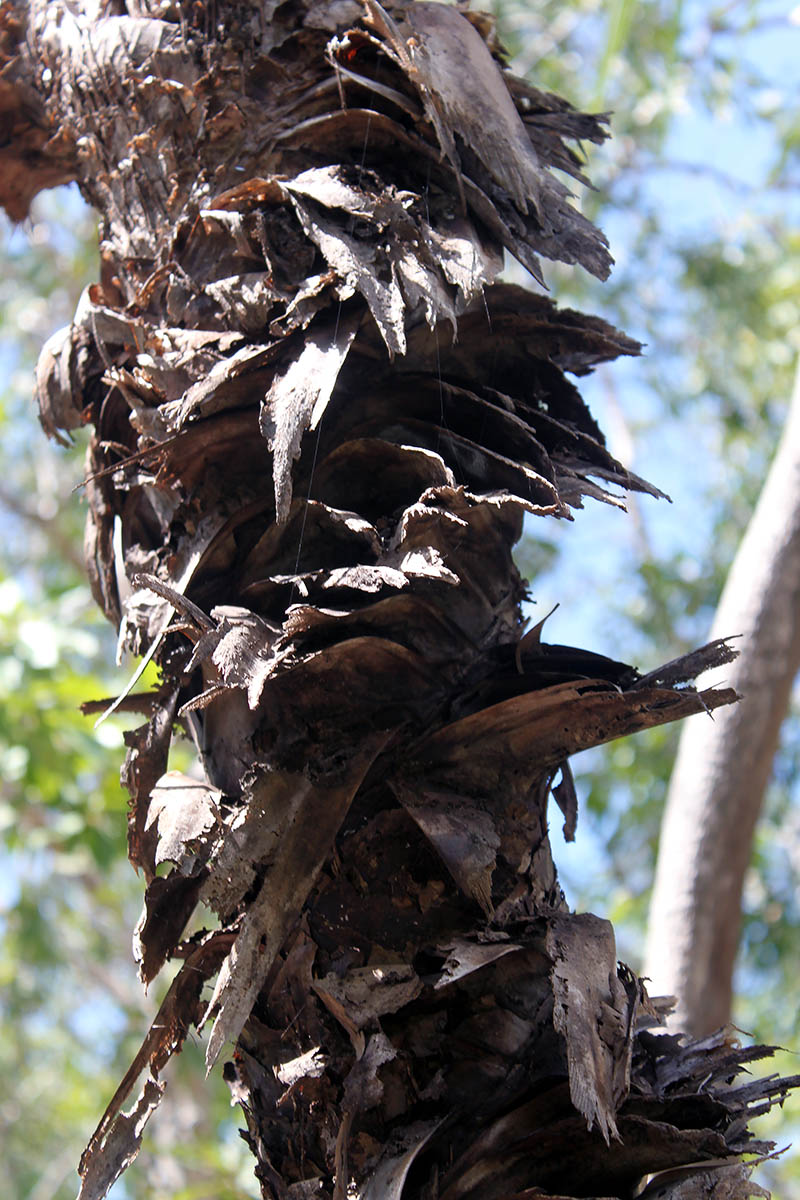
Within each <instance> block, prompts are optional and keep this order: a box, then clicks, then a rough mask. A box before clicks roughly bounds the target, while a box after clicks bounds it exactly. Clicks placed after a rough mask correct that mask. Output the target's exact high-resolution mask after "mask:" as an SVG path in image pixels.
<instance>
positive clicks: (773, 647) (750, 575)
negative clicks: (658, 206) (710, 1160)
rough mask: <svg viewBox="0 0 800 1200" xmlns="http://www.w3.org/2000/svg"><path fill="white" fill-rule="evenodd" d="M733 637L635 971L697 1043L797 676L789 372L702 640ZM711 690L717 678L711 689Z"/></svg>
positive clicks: (671, 807) (716, 1002)
mask: <svg viewBox="0 0 800 1200" xmlns="http://www.w3.org/2000/svg"><path fill="white" fill-rule="evenodd" d="M731 634H742V635H743V638H742V646H741V652H740V655H739V657H738V659H737V660H736V662H735V663H734V664H733V665H732V666H731V667H728V668H726V669H725V671H724V673H723V674H724V682H725V683H726V684H728V685H729V686H731V687H734V688H735V689H736V691H737V692H739V693H740V694H741V697H742V699H741V700H740V702H739V703H738V704H736V705H734V706H733V707H731V708H727V709H726V710H725V711H724V712H721V713H719V714H718V715H717V716H716V717H715V719H714V721H713V722H712V721H708V720H704V719H703V717H702V716H700V717H695V718H693V719H692V720H691V721H687V723H686V725H685V726H684V729H683V732H682V734H681V740H680V746H679V750H678V758H677V760H676V763H675V769H674V771H673V774H672V779H671V781H670V787H669V793H668V796H667V805H666V810H665V813H664V821H663V825H662V831H661V843H660V846H659V853H658V867H657V871H656V881H655V887H654V891H653V899H652V903H651V908H650V928H649V934H648V952H647V962H646V965H645V973H646V974H647V975H648V976H649V977H650V978H651V979H652V981H653V985H654V986H655V987H656V988H658V989H659V990H661V989H663V990H665V991H666V992H669V993H671V994H673V995H675V996H676V997H677V1001H678V1004H677V1010H676V1013H675V1022H676V1024H677V1025H678V1026H679V1027H680V1028H684V1029H688V1030H689V1031H690V1032H691V1033H693V1034H695V1035H696V1036H698V1037H702V1036H704V1035H705V1034H707V1033H710V1032H711V1030H713V1029H716V1028H717V1027H718V1026H719V1025H722V1024H724V1023H725V1022H726V1021H729V1020H730V1016H731V1002H732V997H733V968H734V964H735V960H736V951H737V948H738V944H739V933H740V928H741V906H742V889H743V886H744V878H745V873H746V871H747V867H748V865H749V862H750V857H751V851H752V845H753V833H754V830H755V825H756V821H757V819H758V814H759V812H760V811H761V806H762V803H763V800H764V792H765V791H766V787H767V784H768V782H769V778H770V774H771V771H772V763H773V760H774V758H775V752H776V750H777V748H778V739H779V737H780V730H781V725H782V723H783V718H784V716H785V715H786V709H787V707H788V704H789V697H790V695H791V690H792V683H793V682H794V678H795V675H796V674H797V670H798V667H800V369H799V370H798V373H797V376H796V378H795V386H794V394H793V397H792V401H791V404H790V408H789V414H788V416H787V420H786V425H785V427H784V430H783V434H782V436H781V441H780V445H779V446H778V450H777V452H776V454H775V459H774V461H773V463H772V466H771V468H770V471H769V475H768V476H767V480H766V483H765V484H764V489H763V491H762V493H761V495H760V497H759V500H758V504H757V506H756V509H755V512H754V513H753V516H752V518H751V519H750V523H749V525H748V527H747V531H746V533H745V535H744V538H743V539H742V542H741V545H740V547H739V550H738V552H737V554H736V558H735V560H734V563H733V566H732V567H731V570H730V573H729V575H728V579H727V581H726V583H725V588H724V590H723V593H722V596H721V598H720V602H719V607H718V608H717V612H716V615H715V617H714V625H713V628H712V633H711V636H712V637H724V636H730V635H731ZM717 682H719V680H717Z"/></svg>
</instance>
